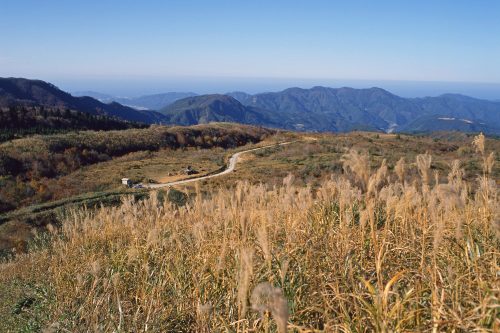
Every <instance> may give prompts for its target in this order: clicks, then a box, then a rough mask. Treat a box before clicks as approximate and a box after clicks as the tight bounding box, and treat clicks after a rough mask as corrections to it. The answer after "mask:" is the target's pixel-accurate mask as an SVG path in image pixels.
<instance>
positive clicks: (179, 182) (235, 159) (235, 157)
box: [143, 141, 295, 188]
mask: <svg viewBox="0 0 500 333" xmlns="http://www.w3.org/2000/svg"><path fill="white" fill-rule="evenodd" d="M292 142H295V141H288V142H281V143H277V144H274V145H269V146H264V147H259V148H253V149H248V150H244V151H240V152H238V153H235V154H233V155H232V156H231V158H229V164H228V166H227V168H226V169H224V170H223V171H221V172H219V173H214V174H211V175H206V176H200V177H195V178H189V179H184V180H177V181H174V182H167V183H160V184H148V185H143V186H144V187H145V188H160V187H165V186H173V185H182V184H187V183H192V182H197V181H199V180H203V179H209V178H214V177H220V176H224V175H227V174H229V173H231V172H233V171H234V168H235V167H236V163H238V158H239V157H240V156H241V155H242V154H245V153H249V152H252V151H256V150H261V149H266V148H272V147H278V146H284V145H288V144H290V143H292Z"/></svg>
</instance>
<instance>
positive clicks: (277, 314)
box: [250, 282, 288, 333]
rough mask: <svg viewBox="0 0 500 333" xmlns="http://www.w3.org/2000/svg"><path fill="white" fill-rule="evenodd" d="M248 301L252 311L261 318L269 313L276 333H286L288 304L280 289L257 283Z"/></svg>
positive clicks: (267, 283) (268, 284) (265, 283)
mask: <svg viewBox="0 0 500 333" xmlns="http://www.w3.org/2000/svg"><path fill="white" fill-rule="evenodd" d="M250 301H251V303H252V309H253V310H255V311H258V312H259V313H260V314H261V316H263V315H264V313H265V312H271V315H272V316H273V319H274V321H275V322H276V326H277V327H278V332H280V333H285V332H286V331H287V323H288V302H287V300H286V298H285V296H283V292H282V291H281V289H280V288H277V287H276V288H275V287H273V286H272V285H271V284H270V283H269V282H262V283H259V284H258V285H257V286H256V287H255V289H254V290H253V292H252V296H251V298H250Z"/></svg>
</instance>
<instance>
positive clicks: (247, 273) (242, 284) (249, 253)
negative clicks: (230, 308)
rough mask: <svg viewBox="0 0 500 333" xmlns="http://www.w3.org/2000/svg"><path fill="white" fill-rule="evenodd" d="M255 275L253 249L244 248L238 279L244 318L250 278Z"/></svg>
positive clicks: (241, 314)
mask: <svg viewBox="0 0 500 333" xmlns="http://www.w3.org/2000/svg"><path fill="white" fill-rule="evenodd" d="M252 275H253V250H252V249H251V248H243V249H241V250H240V270H239V279H238V304H239V305H240V309H241V311H240V316H241V318H244V317H245V315H246V311H247V294H248V288H249V286H250V280H251V279H252Z"/></svg>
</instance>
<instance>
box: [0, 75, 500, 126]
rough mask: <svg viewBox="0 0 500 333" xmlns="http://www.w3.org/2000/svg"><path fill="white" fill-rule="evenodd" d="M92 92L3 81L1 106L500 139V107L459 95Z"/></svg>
mask: <svg viewBox="0 0 500 333" xmlns="http://www.w3.org/2000/svg"><path fill="white" fill-rule="evenodd" d="M83 93H85V92H83ZM83 93H82V94H83ZM91 94H93V96H95V97H96V98H99V99H100V101H99V100H97V99H95V98H92V97H73V96H71V95H70V94H68V93H65V92H63V91H61V90H59V89H58V88H56V87H55V86H53V85H51V84H49V83H46V82H43V81H35V80H26V79H13V78H9V79H0V107H2V106H8V105H9V104H10V105H12V104H16V103H21V104H31V105H33V104H39V105H48V106H57V107H66V108H70V109H74V110H77V111H82V112H89V113H92V114H103V115H108V116H113V117H117V118H121V119H125V120H129V121H141V122H144V123H163V124H178V125H193V124H198V123H207V122H212V121H219V122H238V123H244V124H253V125H261V126H266V127H274V128H283V129H290V130H304V131H332V132H346V131H351V130H371V131H383V132H432V131H444V130H446V131H449V130H456V131H464V132H479V131H482V132H484V133H487V134H497V135H498V134H500V102H496V101H487V100H481V99H476V98H471V97H467V96H463V95H457V94H445V95H441V96H438V97H424V98H403V97H399V96H396V95H394V94H391V93H390V92H388V91H386V90H384V89H380V88H368V89H353V88H326V87H313V88H311V89H301V88H289V89H286V90H283V91H280V92H269V93H260V94H255V95H250V94H247V93H244V92H231V93H227V94H225V95H220V94H212V95H196V94H194V93H166V94H157V95H149V96H142V97H138V98H125V99H124V100H126V102H127V103H126V104H127V105H129V106H124V105H122V104H120V103H117V102H116V101H114V102H111V103H109V104H107V103H105V102H106V101H108V102H109V101H111V100H115V99H117V98H113V97H110V96H109V95H104V94H98V93H91ZM186 96H187V97H186ZM122 102H123V100H122ZM130 106H133V107H130ZM137 108H139V109H142V108H148V109H150V108H151V109H157V110H158V112H155V111H149V110H138V109H137Z"/></svg>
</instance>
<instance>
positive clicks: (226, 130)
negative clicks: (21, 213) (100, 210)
mask: <svg viewBox="0 0 500 333" xmlns="http://www.w3.org/2000/svg"><path fill="white" fill-rule="evenodd" d="M272 133H274V132H273V131H272V130H267V129H263V128H256V127H248V126H241V125H234V124H211V125H205V126H194V127H187V128H186V127H184V128H183V127H164V126H154V127H151V128H146V129H130V130H125V131H108V132H94V131H86V132H74V133H67V134H57V135H46V136H33V137H29V138H23V139H18V140H12V141H8V142H5V143H3V144H0V184H1V186H0V212H5V211H9V210H13V209H16V208H19V207H22V206H25V205H29V204H36V203H42V202H46V201H50V200H54V199H59V198H60V197H61V196H64V195H66V194H68V192H69V193H74V191H73V192H72V189H78V190H79V191H82V190H90V189H89V188H88V187H85V186H83V184H85V183H84V182H82V183H80V184H79V183H78V182H71V179H72V176H69V175H71V174H72V173H74V172H77V171H79V170H81V169H82V167H85V166H89V165H93V164H97V163H103V162H105V161H111V160H113V159H115V158H117V157H121V156H124V155H127V154H130V153H134V152H145V153H146V155H147V154H153V153H154V152H157V151H159V150H162V149H173V150H176V149H187V148H189V147H195V148H215V147H220V148H234V147H237V146H241V145H245V144H247V143H255V142H259V141H261V140H262V139H263V138H265V137H266V136H268V135H271V134H272ZM167 169H168V167H167ZM66 176H69V177H66ZM65 177H66V178H65ZM88 177H89V180H93V179H94V178H95V176H92V175H88ZM117 177H119V176H117ZM117 177H115V178H114V180H115V182H117V180H116V179H118V180H119V178H117ZM106 179H109V175H108V176H106ZM65 180H66V181H65ZM97 182H98V181H97ZM69 184H72V185H71V186H69ZM101 184H102V183H101ZM101 190H102V189H101Z"/></svg>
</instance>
